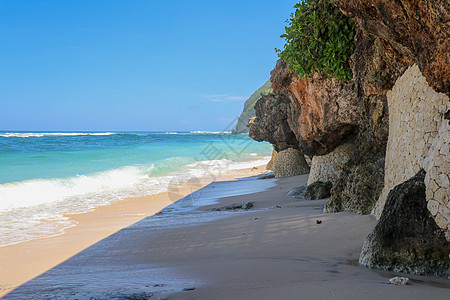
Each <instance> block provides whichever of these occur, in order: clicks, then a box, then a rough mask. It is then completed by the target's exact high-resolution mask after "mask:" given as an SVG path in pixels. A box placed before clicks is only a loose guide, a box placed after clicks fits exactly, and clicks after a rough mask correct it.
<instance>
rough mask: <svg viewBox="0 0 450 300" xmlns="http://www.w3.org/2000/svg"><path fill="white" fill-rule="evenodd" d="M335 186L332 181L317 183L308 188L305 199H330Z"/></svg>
mask: <svg viewBox="0 0 450 300" xmlns="http://www.w3.org/2000/svg"><path fill="white" fill-rule="evenodd" d="M332 186H333V184H332V183H331V182H330V181H327V182H322V181H316V182H314V183H313V184H310V185H308V186H307V187H306V189H305V193H304V197H305V199H309V200H316V199H325V198H328V197H330V190H331V187H332Z"/></svg>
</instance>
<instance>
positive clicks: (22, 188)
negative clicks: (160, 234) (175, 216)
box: [0, 157, 270, 246]
mask: <svg viewBox="0 0 450 300" xmlns="http://www.w3.org/2000/svg"><path fill="white" fill-rule="evenodd" d="M269 160H270V157H262V158H259V159H257V160H252V161H240V162H236V161H231V160H228V159H221V160H207V161H197V162H194V163H190V164H187V162H186V161H185V160H184V158H177V157H173V158H170V159H169V160H166V161H164V163H163V164H160V165H159V168H158V166H155V165H154V164H149V165H144V166H127V167H122V168H118V169H112V170H108V171H104V172H98V173H93V174H88V175H78V176H73V177H67V178H53V179H33V180H26V181H20V182H12V183H4V184H0V246H5V245H9V244H14V243H18V242H23V241H27V240H31V239H35V238H41V237H49V236H53V235H58V234H62V233H63V232H64V230H65V229H66V228H68V227H71V226H74V225H75V224H74V222H73V221H71V220H69V219H67V217H66V215H67V214H78V213H84V212H88V211H90V210H92V209H94V208H95V207H98V206H102V205H107V204H109V203H111V202H114V201H118V200H121V199H124V198H127V197H133V196H142V195H151V194H157V193H161V192H165V191H168V190H169V189H170V188H176V187H178V186H180V185H182V184H183V183H185V182H188V181H195V182H199V180H203V181H204V182H208V181H214V180H215V179H216V176H217V175H220V174H222V173H224V172H225V171H227V170H237V169H245V168H251V167H253V166H257V165H262V164H265V163H267V162H268V161H269ZM176 163H178V168H176V170H174V171H172V172H170V173H167V172H166V173H164V172H163V171H162V170H163V169H166V167H167V166H168V165H173V164H176ZM180 163H181V165H180ZM183 164H184V165H183ZM158 169H159V170H158ZM166 170H167V169H166ZM156 174H160V175H158V176H154V175H156ZM173 200H174V201H176V200H177V199H173Z"/></svg>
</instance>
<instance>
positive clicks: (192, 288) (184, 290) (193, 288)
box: [183, 287, 195, 292]
mask: <svg viewBox="0 0 450 300" xmlns="http://www.w3.org/2000/svg"><path fill="white" fill-rule="evenodd" d="M193 290H195V287H188V288H184V289H183V292H188V291H193Z"/></svg>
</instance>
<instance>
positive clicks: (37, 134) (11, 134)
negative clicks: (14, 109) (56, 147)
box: [0, 132, 117, 138]
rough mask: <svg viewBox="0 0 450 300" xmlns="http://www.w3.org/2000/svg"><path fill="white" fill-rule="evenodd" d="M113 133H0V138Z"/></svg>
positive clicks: (105, 133) (106, 133)
mask: <svg viewBox="0 0 450 300" xmlns="http://www.w3.org/2000/svg"><path fill="white" fill-rule="evenodd" d="M114 134H117V133H115V132H5V133H0V137H6V138H10V137H18V138H29V137H43V136H80V135H93V136H103V135H114Z"/></svg>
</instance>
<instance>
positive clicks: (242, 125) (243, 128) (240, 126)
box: [233, 80, 272, 133]
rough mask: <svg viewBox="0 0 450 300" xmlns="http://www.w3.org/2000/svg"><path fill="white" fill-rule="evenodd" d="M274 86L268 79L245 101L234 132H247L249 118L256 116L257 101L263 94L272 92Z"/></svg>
mask: <svg viewBox="0 0 450 300" xmlns="http://www.w3.org/2000/svg"><path fill="white" fill-rule="evenodd" d="M271 88H272V83H271V82H270V80H267V82H266V83H264V84H263V86H261V87H260V88H259V89H257V90H256V91H255V92H254V93H253V94H252V95H251V96H250V98H248V99H247V100H246V101H245V103H244V109H243V110H242V113H241V115H240V116H239V119H238V121H237V124H236V127H235V128H234V129H233V133H247V132H248V127H247V123H248V120H249V119H250V118H252V117H254V116H255V103H256V102H257V101H258V100H259V99H260V98H261V96H263V95H267V94H269V93H270V91H271Z"/></svg>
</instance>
